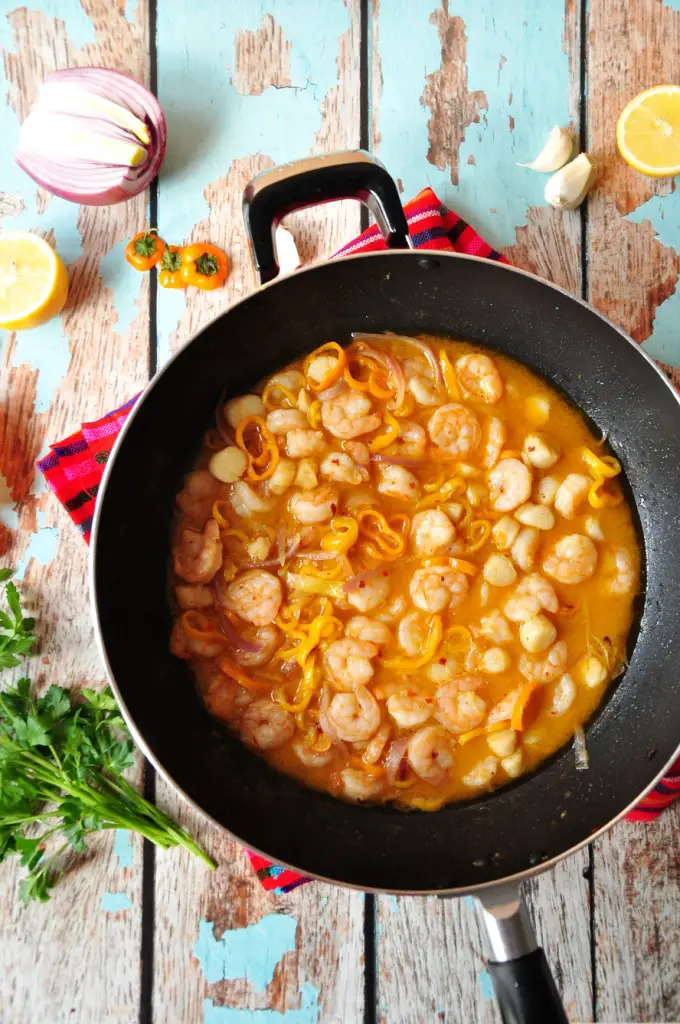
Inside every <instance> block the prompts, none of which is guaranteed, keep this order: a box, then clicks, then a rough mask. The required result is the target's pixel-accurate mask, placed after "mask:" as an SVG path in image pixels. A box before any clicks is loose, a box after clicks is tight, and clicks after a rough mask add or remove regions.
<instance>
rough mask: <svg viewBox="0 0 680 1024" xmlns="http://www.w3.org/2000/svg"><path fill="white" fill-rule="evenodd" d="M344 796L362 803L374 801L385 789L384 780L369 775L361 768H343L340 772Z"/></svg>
mask: <svg viewBox="0 0 680 1024" xmlns="http://www.w3.org/2000/svg"><path fill="white" fill-rule="evenodd" d="M340 779H341V781H342V795H343V796H344V797H345V798H346V799H347V800H352V801H354V802H355V803H362V802H363V801H364V800H374V799H375V798H376V797H377V796H379V795H380V793H381V791H382V789H383V780H382V779H378V778H376V777H375V776H374V775H367V773H366V772H362V770H361V769H360V768H343V770H342V771H341V772H340Z"/></svg>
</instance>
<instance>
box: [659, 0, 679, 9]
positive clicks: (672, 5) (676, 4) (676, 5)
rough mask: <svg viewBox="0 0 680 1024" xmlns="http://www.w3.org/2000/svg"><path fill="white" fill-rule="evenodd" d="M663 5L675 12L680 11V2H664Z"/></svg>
mask: <svg viewBox="0 0 680 1024" xmlns="http://www.w3.org/2000/svg"><path fill="white" fill-rule="evenodd" d="M662 3H663V4H664V6H666V7H670V8H671V10H673V11H680V0H662Z"/></svg>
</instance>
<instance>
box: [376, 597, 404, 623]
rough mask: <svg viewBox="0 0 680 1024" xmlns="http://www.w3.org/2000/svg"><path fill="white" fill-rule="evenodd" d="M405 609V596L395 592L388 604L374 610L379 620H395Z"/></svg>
mask: <svg viewBox="0 0 680 1024" xmlns="http://www.w3.org/2000/svg"><path fill="white" fill-rule="evenodd" d="M405 611H406V598H405V597H404V595H403V594H397V595H396V596H395V597H393V598H392V600H391V601H390V603H389V604H386V605H385V607H384V608H381V609H380V611H379V612H376V618H377V619H379V620H380V622H396V621H397V619H398V618H399V616H400V615H403V614H404V612H405Z"/></svg>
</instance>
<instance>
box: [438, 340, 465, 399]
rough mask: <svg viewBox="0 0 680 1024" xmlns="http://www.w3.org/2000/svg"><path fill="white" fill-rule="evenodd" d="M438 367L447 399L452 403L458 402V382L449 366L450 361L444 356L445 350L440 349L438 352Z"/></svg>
mask: <svg viewBox="0 0 680 1024" xmlns="http://www.w3.org/2000/svg"><path fill="white" fill-rule="evenodd" d="M439 365H440V366H441V369H442V376H443V378H444V384H445V385H446V390H447V391H448V393H449V398H450V399H451V400H452V401H453V402H459V401H460V391H459V390H458V381H457V380H456V371H455V370H454V368H453V366H452V365H451V360H450V359H449V357H448V355H447V354H446V350H445V349H443V348H441V349H440V350H439Z"/></svg>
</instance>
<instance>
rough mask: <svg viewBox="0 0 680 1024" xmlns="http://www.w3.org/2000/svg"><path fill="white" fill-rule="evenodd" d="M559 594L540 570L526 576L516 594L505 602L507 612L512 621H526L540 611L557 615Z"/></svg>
mask: <svg viewBox="0 0 680 1024" xmlns="http://www.w3.org/2000/svg"><path fill="white" fill-rule="evenodd" d="M559 606H560V605H559V601H558V600H557V594H556V593H555V590H554V588H553V586H552V584H551V583H548V581H547V580H546V579H545V578H544V577H543V576H541V574H540V573H538V572H532V573H531V575H530V576H525V577H524V579H523V580H522V582H521V583H520V584H519V586H518V587H517V589H516V590H515V593H514V596H513V597H511V598H510V599H509V600H508V601H506V603H505V614H506V615H507V617H508V618H509V619H510V621H511V622H526V620H527V619H531V618H533V617H534V615H538V614H539V612H540V611H546V612H551V614H553V615H555V614H556V613H557V611H558V610H559Z"/></svg>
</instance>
